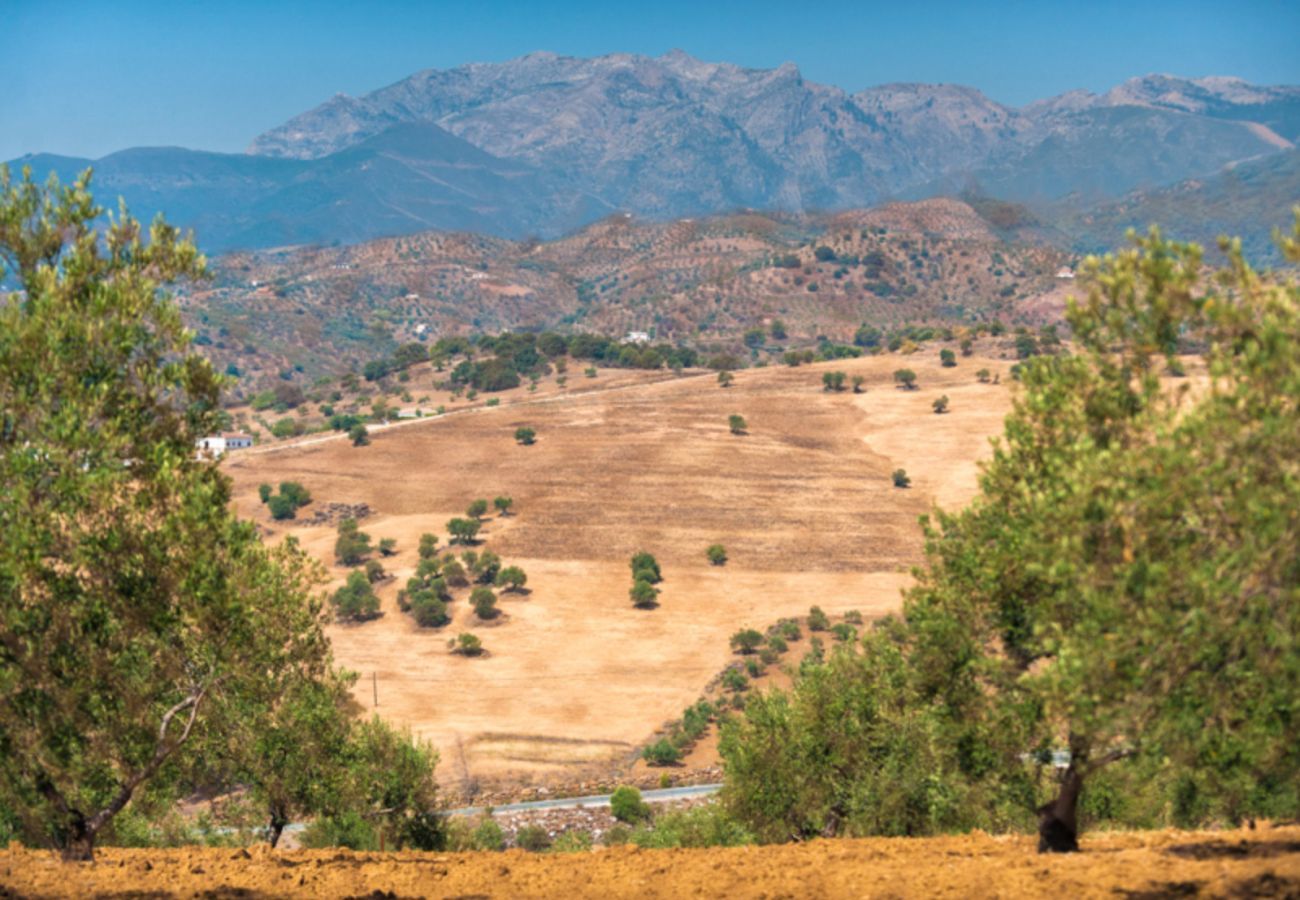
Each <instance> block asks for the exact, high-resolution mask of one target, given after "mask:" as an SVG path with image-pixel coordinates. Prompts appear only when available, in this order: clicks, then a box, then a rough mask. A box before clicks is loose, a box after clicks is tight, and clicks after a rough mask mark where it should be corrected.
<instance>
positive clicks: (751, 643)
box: [731, 628, 763, 653]
mask: <svg viewBox="0 0 1300 900" xmlns="http://www.w3.org/2000/svg"><path fill="white" fill-rule="evenodd" d="M762 643H763V633H762V632H761V631H755V630H754V629H753V628H746V629H743V630H741V631H737V632H736V633H735V634H733V635H732V636H731V649H732V650H735V651H736V652H737V653H753V652H754V651H755V650H757V649H758V648H759V647H760V646H761V645H762Z"/></svg>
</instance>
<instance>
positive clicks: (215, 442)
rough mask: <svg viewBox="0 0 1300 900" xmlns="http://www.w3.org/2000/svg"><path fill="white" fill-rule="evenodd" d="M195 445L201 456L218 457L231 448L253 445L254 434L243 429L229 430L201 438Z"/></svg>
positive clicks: (241, 448)
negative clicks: (246, 432) (244, 431)
mask: <svg viewBox="0 0 1300 900" xmlns="http://www.w3.org/2000/svg"><path fill="white" fill-rule="evenodd" d="M194 446H195V448H196V449H197V450H198V451H199V456H207V457H210V458H212V459H218V458H220V457H221V456H222V455H223V454H225V453H227V452H229V451H231V450H244V449H246V448H248V447H251V446H253V436H252V435H251V434H244V433H243V432H242V431H227V432H224V433H222V434H210V435H208V436H207V437H205V438H199V440H198V441H196V442H195V445H194Z"/></svg>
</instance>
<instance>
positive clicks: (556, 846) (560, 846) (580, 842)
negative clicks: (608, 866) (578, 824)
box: [551, 829, 591, 853]
mask: <svg viewBox="0 0 1300 900" xmlns="http://www.w3.org/2000/svg"><path fill="white" fill-rule="evenodd" d="M590 849H591V832H589V831H579V830H576V829H575V830H573V831H563V832H561V833H560V834H558V835H556V837H555V840H554V841H552V842H551V852H552V853H583V852H585V851H587V850H590Z"/></svg>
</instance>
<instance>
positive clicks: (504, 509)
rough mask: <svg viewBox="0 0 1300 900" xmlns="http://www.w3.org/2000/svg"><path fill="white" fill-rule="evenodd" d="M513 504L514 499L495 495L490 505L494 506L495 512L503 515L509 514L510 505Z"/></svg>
mask: <svg viewBox="0 0 1300 900" xmlns="http://www.w3.org/2000/svg"><path fill="white" fill-rule="evenodd" d="M514 504H515V501H514V500H512V499H511V498H509V497H497V498H496V499H494V500H493V501H492V505H493V506H495V507H496V510H497V512H498V513H500V514H501V515H503V516H508V515H510V507H512V506H514Z"/></svg>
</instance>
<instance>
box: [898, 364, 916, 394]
mask: <svg viewBox="0 0 1300 900" xmlns="http://www.w3.org/2000/svg"><path fill="white" fill-rule="evenodd" d="M894 381H895V382H896V383H897V384H898V386H899V387H901V388H903V389H904V390H909V391H910V390H913V389H914V388H915V387H916V373H915V372H913V371H912V370H911V369H895V370H894Z"/></svg>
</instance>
